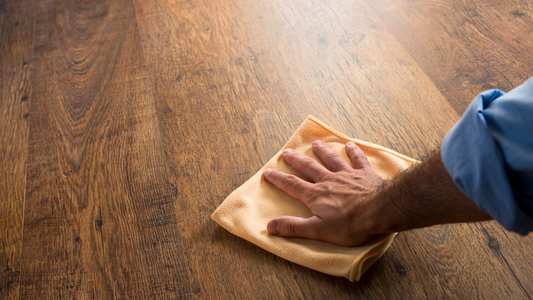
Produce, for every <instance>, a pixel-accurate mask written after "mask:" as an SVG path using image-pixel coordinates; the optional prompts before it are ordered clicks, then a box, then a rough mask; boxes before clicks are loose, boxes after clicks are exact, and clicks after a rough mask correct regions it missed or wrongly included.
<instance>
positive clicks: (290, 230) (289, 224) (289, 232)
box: [285, 220, 296, 236]
mask: <svg viewBox="0 0 533 300" xmlns="http://www.w3.org/2000/svg"><path fill="white" fill-rule="evenodd" d="M285 229H286V230H287V235H289V236H293V235H295V234H296V230H295V224H294V220H288V221H287V222H286V228H285Z"/></svg>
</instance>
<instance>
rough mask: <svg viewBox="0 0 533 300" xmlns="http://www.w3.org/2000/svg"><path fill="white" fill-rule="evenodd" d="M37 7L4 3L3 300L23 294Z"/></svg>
mask: <svg viewBox="0 0 533 300" xmlns="http://www.w3.org/2000/svg"><path fill="white" fill-rule="evenodd" d="M33 8H34V7H33V4H32V3H27V5H18V4H17V3H15V2H14V1H5V2H3V3H1V4H0V166H1V170H0V298H1V299H17V298H18V295H19V279H20V254H21V247H22V226H23V225H22V224H23V209H24V179H25V172H26V170H25V168H26V158H27V150H28V116H29V113H28V111H29V110H28V103H29V101H30V100H29V99H30V95H31V85H30V70H31V64H32V63H31V62H32V50H33V47H32V46H33V45H32V42H33V24H34V15H33V14H34V9H33Z"/></svg>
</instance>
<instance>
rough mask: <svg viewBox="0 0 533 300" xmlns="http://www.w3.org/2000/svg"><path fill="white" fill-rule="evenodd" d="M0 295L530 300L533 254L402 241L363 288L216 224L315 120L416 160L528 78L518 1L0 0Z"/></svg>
mask: <svg viewBox="0 0 533 300" xmlns="http://www.w3.org/2000/svg"><path fill="white" fill-rule="evenodd" d="M0 30H1V31H0V297H1V298H2V299H18V298H22V299H114V298H117V299H126V298H136V299H146V298H150V299H152V298H153V299H177V298H180V299H193V298H194V299H289V298H293V299H407V298H412V299H421V298H422V299H426V298H430V299H433V298H440V299H442V298H450V299H473V298H482V299H491V298H499V299H530V298H531V297H533V277H532V276H531V274H532V272H533V238H532V237H531V236H528V237H520V236H518V235H516V234H513V233H508V232H506V231H505V230H503V229H502V228H501V227H500V226H499V225H498V224H497V223H495V222H488V223H475V224H469V225H467V224H463V225H449V226H437V227H433V228H427V229H421V230H414V231H410V232H405V233H402V234H400V235H399V236H398V238H397V239H396V240H395V242H394V243H393V245H392V247H391V248H390V249H389V251H388V252H387V253H386V254H385V255H384V256H383V258H382V259H381V260H379V261H378V262H377V263H376V264H375V265H374V266H373V267H372V268H371V269H370V270H369V271H368V272H367V273H366V274H365V275H364V277H363V279H362V280H361V281H360V282H359V283H350V282H349V281H347V280H346V279H342V278H336V277H332V276H328V275H324V274H321V273H318V272H315V271H312V270H309V269H306V268H304V267H301V266H299V265H295V264H292V263H289V262H287V261H285V260H283V259H280V258H278V257H276V256H274V255H272V254H270V253H268V252H266V251H264V250H262V249H260V248H258V247H256V246H254V245H253V244H250V243H248V242H246V241H244V240H242V239H240V238H237V237H235V236H233V235H231V234H230V233H228V232H227V231H226V230H224V229H222V228H220V227H219V226H218V225H217V224H216V223H214V222H213V221H211V219H210V214H211V213H212V212H213V211H214V210H215V208H216V207H217V206H218V205H219V204H220V203H222V201H223V200H224V199H225V197H226V196H227V195H228V194H229V193H230V192H231V191H232V190H234V189H235V188H237V187H238V186H240V185H241V184H242V183H243V182H245V181H246V180H247V179H248V178H250V177H251V176H252V174H254V173H255V172H257V170H258V169H259V168H260V167H261V166H262V165H263V164H264V163H265V162H267V160H268V159H269V158H270V157H271V156H273V155H274V154H275V153H276V152H277V151H278V150H279V149H280V147H281V146H282V145H283V144H284V143H285V142H286V141H287V139H288V138H289V137H290V135H291V133H292V132H293V131H294V130H295V129H296V128H297V127H298V125H299V124H300V123H301V122H302V121H303V120H304V118H305V117H306V116H307V115H308V114H312V115H315V116H316V117H318V118H319V119H321V120H323V121H324V122H326V123H327V124H329V125H331V126H333V127H335V128H337V129H338V130H340V131H342V132H345V133H347V134H348V135H350V136H352V137H355V138H359V139H363V140H367V141H370V142H373V143H378V144H381V145H384V146H386V147H389V148H392V149H394V150H396V151H399V152H401V153H404V154H406V155H409V156H412V157H414V158H421V157H424V156H425V155H426V154H427V153H430V152H431V151H432V149H434V148H435V147H437V146H438V145H439V143H440V141H441V140H442V138H443V136H444V135H445V134H446V132H447V130H448V129H449V128H450V127H451V126H452V125H453V124H454V122H456V121H457V120H458V119H459V118H460V115H461V113H462V112H463V111H464V110H465V108H466V107H467V105H468V103H469V102H470V101H471V100H472V99H473V98H474V97H475V95H476V94H477V93H479V92H481V91H483V90H486V89H490V88H500V89H502V90H506V91H508V90H510V89H511V88H512V87H514V86H517V85H519V84H520V83H522V82H523V81H525V80H526V79H527V78H529V77H530V76H532V75H533V2H532V1H528V0H463V1H462V0H430V1H420V0H414V1H413V0H383V1H374V0H355V1H351V0H340V1H328V0H313V1H303V0H294V1H287V0H217V1H215V0H198V1H185V0H112V1H111V0H109V1H105V0H41V1H39V0H0Z"/></svg>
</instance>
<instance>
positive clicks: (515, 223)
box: [441, 78, 533, 235]
mask: <svg viewBox="0 0 533 300" xmlns="http://www.w3.org/2000/svg"><path fill="white" fill-rule="evenodd" d="M441 155H442V161H443V162H444V167H445V168H446V170H447V171H448V173H449V174H450V176H451V177H452V179H453V181H454V182H455V185H456V186H457V187H458V188H459V189H460V190H461V191H462V192H463V193H464V194H465V195H466V196H468V197H469V198H470V199H472V200H473V201H474V202H475V203H476V204H477V206H478V207H479V208H480V209H481V210H482V211H484V212H486V213H488V214H490V215H491V216H492V217H493V218H494V219H496V220H497V221H498V222H499V223H500V224H502V226H503V227H505V228H506V229H507V230H511V231H515V232H518V233H519V234H521V235H527V234H528V233H529V232H530V231H532V230H533V78H530V79H529V80H528V81H526V82H525V83H523V84H522V85H521V86H519V87H517V88H515V89H513V90H512V91H510V92H509V93H507V94H506V93H504V92H502V91H500V90H490V91H486V92H483V93H481V94H479V95H478V96H477V97H476V98H475V99H474V101H472V103H471V104H470V106H468V108H467V110H466V111H465V113H464V115H463V116H462V118H461V119H460V120H459V122H457V124H455V125H454V126H453V127H452V129H450V131H449V132H448V133H447V134H446V136H445V137H444V140H443V141H442V146H441Z"/></svg>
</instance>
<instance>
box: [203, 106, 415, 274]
mask: <svg viewBox="0 0 533 300" xmlns="http://www.w3.org/2000/svg"><path fill="white" fill-rule="evenodd" d="M316 140H322V141H324V142H325V143H326V144H327V145H328V146H329V147H331V148H332V149H334V150H335V151H337V152H339V153H340V154H341V155H342V156H343V157H344V159H345V160H346V161H347V162H348V163H349V164H350V165H351V160H350V159H349V158H348V155H347V154H346V151H345V145H346V143H347V142H349V141H352V142H354V143H356V144H357V145H358V146H359V147H360V148H361V150H363V152H364V153H365V155H366V156H367V158H368V161H369V162H370V165H371V166H372V168H373V169H374V170H375V171H376V172H377V173H378V174H379V175H380V176H381V177H383V178H384V179H392V178H393V177H394V176H396V174H398V173H399V172H401V171H402V170H404V169H406V168H408V167H409V166H410V165H411V164H413V163H415V162H417V161H416V160H414V159H412V158H409V157H407V156H404V155H402V154H399V153H397V152H395V151H393V150H390V149H387V148H384V147H381V146H378V145H375V144H372V143H368V142H364V141H360V140H356V139H352V138H349V137H347V136H346V135H344V134H342V133H340V132H338V131H336V130H335V129H333V128H331V127H329V126H327V125H326V124H324V123H322V122H321V121H319V120H318V119H316V118H315V117H313V116H308V117H307V119H306V120H305V121H304V122H303V124H302V125H300V127H299V128H298V129H297V130H296V132H295V133H294V134H293V135H292V137H291V138H290V139H289V141H288V142H287V143H286V144H285V146H283V148H282V149H281V150H280V151H279V152H278V153H277V154H276V155H275V156H274V157H272V159H270V160H269V161H268V162H267V164H266V165H265V166H263V167H262V168H261V170H259V171H258V172H257V173H256V174H255V175H254V176H252V178H250V179H249V180H248V181H246V182H245V183H244V184H243V185H242V186H240V187H239V188H237V189H236V190H235V191H233V192H232V193H231V194H230V195H229V196H228V197H227V198H226V199H225V200H224V202H223V203H222V204H221V205H220V206H219V207H218V208H217V209H216V210H215V212H214V213H213V214H212V216H211V218H212V219H213V220H214V221H216V222H217V223H218V224H220V226H222V227H224V228H225V229H226V230H228V231H229V232H231V233H233V234H235V235H236V236H238V237H241V238H243V239H245V240H247V241H249V242H251V243H253V244H255V245H257V246H259V247H261V248H263V249H265V250H267V251H269V252H271V253H273V254H276V255H278V256H280V257H282V258H284V259H286V260H289V261H291V262H294V263H297V264H299V265H302V266H305V267H308V268H310V269H313V270H316V271H319V272H323V273H326V274H330V275H333V276H338V277H346V278H348V279H349V280H350V281H359V279H360V278H361V276H362V275H363V274H364V273H365V272H366V271H367V270H368V268H370V267H371V266H372V265H373V264H374V263H375V262H376V261H377V260H378V259H379V258H381V256H382V255H383V254H384V253H385V252H386V251H387V249H388V248H389V246H390V245H391V243H392V241H393V240H394V237H395V236H396V234H397V233H393V234H382V235H377V236H375V237H374V238H372V239H371V240H369V241H368V242H366V243H364V244H362V245H359V246H356V247H344V246H339V245H335V244H331V243H328V242H324V241H318V240H311V239H304V238H283V237H278V236H272V235H269V234H268V231H267V223H268V222H269V221H270V220H272V219H274V218H277V217H281V216H297V217H304V218H307V217H311V216H312V214H311V211H310V210H309V208H307V206H305V204H303V203H302V202H301V201H299V200H298V199H295V198H293V197H291V196H289V195H288V194H286V193H285V192H283V191H282V190H280V189H278V188H277V187H275V186H274V185H272V184H270V183H269V182H268V181H266V180H265V179H264V178H263V171H264V170H265V169H267V168H271V169H277V170H280V171H283V172H286V173H289V174H294V175H296V176H299V177H302V174H300V173H299V172H298V171H296V170H295V169H294V168H292V167H291V166H290V165H289V164H288V163H286V162H285V161H284V160H283V157H282V152H283V150H284V149H286V148H291V149H293V150H295V151H297V152H299V153H302V154H304V155H307V156H309V157H312V158H314V159H315V160H317V161H320V160H319V159H318V157H317V156H316V155H315V154H314V152H313V149H312V143H313V142H314V141H316Z"/></svg>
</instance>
